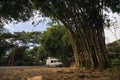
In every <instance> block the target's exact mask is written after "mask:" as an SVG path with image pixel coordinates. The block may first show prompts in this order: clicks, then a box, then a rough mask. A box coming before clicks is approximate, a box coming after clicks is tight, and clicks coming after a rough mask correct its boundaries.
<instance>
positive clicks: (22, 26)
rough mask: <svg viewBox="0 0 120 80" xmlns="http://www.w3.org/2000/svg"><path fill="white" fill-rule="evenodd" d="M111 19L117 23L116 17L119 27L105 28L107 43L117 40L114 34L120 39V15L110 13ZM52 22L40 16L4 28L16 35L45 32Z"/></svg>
mask: <svg viewBox="0 0 120 80" xmlns="http://www.w3.org/2000/svg"><path fill="white" fill-rule="evenodd" d="M109 15H111V16H110V19H112V20H113V21H115V20H114V19H113V17H116V20H117V23H116V24H115V27H116V26H117V27H118V28H117V29H116V31H115V29H114V28H113V27H111V28H109V29H108V28H105V29H104V31H105V38H106V43H111V42H113V41H115V40H116V38H115V35H114V34H113V33H115V34H116V36H117V39H120V15H118V14H116V13H115V14H113V13H109ZM40 20H42V22H40V23H39V24H38V25H37V26H34V25H33V24H32V22H33V21H34V23H35V24H37V23H38V22H39V21H40ZM50 21H51V20H50V19H49V18H47V17H46V18H42V17H38V15H36V16H34V18H33V19H31V20H29V21H26V22H19V23H17V24H15V23H14V22H12V23H9V24H6V25H5V26H4V28H6V29H7V30H8V31H9V32H11V33H14V32H22V31H26V32H32V31H41V32H43V31H45V30H46V28H48V27H50V26H49V25H48V24H47V23H48V22H50Z"/></svg>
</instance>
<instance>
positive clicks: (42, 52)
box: [0, 25, 73, 66]
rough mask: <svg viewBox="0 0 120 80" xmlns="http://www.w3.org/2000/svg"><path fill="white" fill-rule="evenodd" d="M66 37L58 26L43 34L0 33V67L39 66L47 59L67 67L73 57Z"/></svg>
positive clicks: (64, 31)
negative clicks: (55, 60) (50, 58)
mask: <svg viewBox="0 0 120 80" xmlns="http://www.w3.org/2000/svg"><path fill="white" fill-rule="evenodd" d="M68 35H69V34H68V32H67V31H66V30H65V28H64V27H63V26H60V25H55V26H53V27H51V28H48V29H47V30H46V31H44V32H43V33H41V32H17V33H14V34H11V33H6V32H5V33H1V40H0V42H1V44H0V51H1V52H0V65H41V64H44V63H45V60H46V59H47V57H56V58H59V59H60V60H61V61H62V62H63V64H64V66H68V65H69V59H70V58H71V57H72V56H73V52H72V47H71V44H70V40H69V37H68ZM31 47H33V48H31Z"/></svg>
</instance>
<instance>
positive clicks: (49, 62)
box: [46, 57, 63, 67]
mask: <svg viewBox="0 0 120 80" xmlns="http://www.w3.org/2000/svg"><path fill="white" fill-rule="evenodd" d="M46 66H48V67H62V66H63V64H62V62H60V61H59V59H57V58H53V57H48V59H47V60H46Z"/></svg>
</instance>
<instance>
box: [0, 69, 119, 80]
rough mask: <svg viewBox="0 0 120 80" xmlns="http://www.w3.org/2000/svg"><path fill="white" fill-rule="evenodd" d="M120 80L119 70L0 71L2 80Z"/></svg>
mask: <svg viewBox="0 0 120 80" xmlns="http://www.w3.org/2000/svg"><path fill="white" fill-rule="evenodd" d="M35 76H42V80H120V73H119V70H111V69H108V70H87V69H74V68H19V69H18V68H16V69H14V68H13V69H0V80H28V78H31V77H35Z"/></svg>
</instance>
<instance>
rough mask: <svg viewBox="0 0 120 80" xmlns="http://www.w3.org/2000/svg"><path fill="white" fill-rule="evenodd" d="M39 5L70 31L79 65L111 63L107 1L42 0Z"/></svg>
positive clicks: (37, 3)
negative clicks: (105, 15)
mask: <svg viewBox="0 0 120 80" xmlns="http://www.w3.org/2000/svg"><path fill="white" fill-rule="evenodd" d="M35 4H36V5H38V8H39V10H40V11H42V12H43V13H45V14H46V15H47V16H51V17H53V18H54V19H58V20H60V21H61V22H62V23H63V24H64V25H65V27H66V28H67V29H68V30H69V32H70V34H71V42H72V47H73V51H74V57H75V61H76V67H78V68H79V67H87V68H107V67H108V66H109V60H108V56H107V51H106V47H105V35H104V29H103V23H104V19H103V7H104V2H103V0H41V1H40V2H36V3H35Z"/></svg>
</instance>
